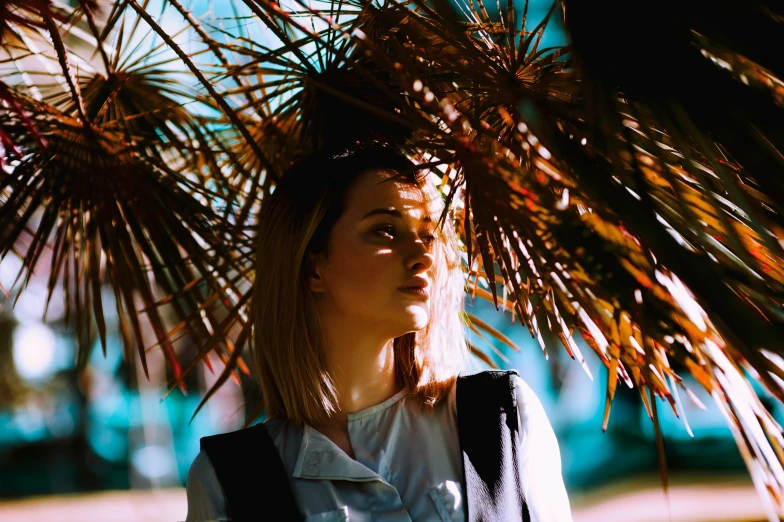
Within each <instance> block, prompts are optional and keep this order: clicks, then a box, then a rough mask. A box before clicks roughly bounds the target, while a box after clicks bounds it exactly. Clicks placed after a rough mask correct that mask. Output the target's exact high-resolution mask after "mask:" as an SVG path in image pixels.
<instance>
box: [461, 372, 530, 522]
mask: <svg viewBox="0 0 784 522" xmlns="http://www.w3.org/2000/svg"><path fill="white" fill-rule="evenodd" d="M513 375H517V371H515V370H503V371H502V370H487V371H483V372H479V373H474V374H471V375H460V376H459V377H458V378H457V391H456V394H457V398H456V400H457V431H458V437H459V440H460V450H461V452H462V460H463V474H464V482H463V484H464V486H465V498H466V502H465V509H466V520H467V521H468V522H490V521H497V520H504V521H510V522H514V521H521V522H530V520H531V517H530V514H529V512H528V505H527V504H526V502H525V498H524V496H523V488H522V481H521V478H520V470H519V465H518V458H519V452H520V447H519V430H520V426H519V425H518V424H519V422H518V417H517V400H516V396H515V392H514V382H513V380H512V376H513Z"/></svg>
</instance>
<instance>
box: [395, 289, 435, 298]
mask: <svg viewBox="0 0 784 522" xmlns="http://www.w3.org/2000/svg"><path fill="white" fill-rule="evenodd" d="M399 290H400V291H401V292H403V293H404V294H408V295H412V296H415V297H420V298H422V299H427V298H429V297H430V293H429V292H428V291H427V290H425V289H424V288H415V287H412V288H399Z"/></svg>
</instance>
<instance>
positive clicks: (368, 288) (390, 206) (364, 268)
mask: <svg viewBox="0 0 784 522" xmlns="http://www.w3.org/2000/svg"><path fill="white" fill-rule="evenodd" d="M395 174H396V172H395V171H394V170H382V169H373V170H368V171H365V172H364V173H361V174H359V175H358V176H357V178H356V180H355V181H354V183H353V185H352V186H351V187H350V189H349V192H348V194H347V201H346V209H345V212H344V213H343V215H342V216H341V217H340V218H339V219H338V221H337V222H336V223H335V225H334V227H333V228H332V231H331V233H330V236H329V240H328V247H327V248H328V251H329V255H328V256H327V257H326V258H324V256H318V257H317V258H316V260H315V261H314V262H315V265H314V270H315V272H316V273H317V274H318V277H313V276H311V278H310V287H311V290H313V291H314V292H316V293H317V299H324V300H326V301H327V303H324V304H326V305H327V306H328V310H329V312H330V313H337V314H339V315H340V316H343V317H347V318H350V319H351V320H353V321H356V323H355V324H356V325H357V326H362V327H372V328H375V329H377V330H375V331H378V333H379V334H383V335H387V336H389V337H390V338H394V337H399V336H401V335H403V334H405V333H408V332H411V331H415V330H421V329H422V328H424V327H425V326H427V323H428V320H429V318H430V297H429V296H418V295H413V294H411V293H407V292H403V291H401V290H400V288H401V287H405V286H409V285H412V284H414V285H420V284H422V283H424V284H426V285H427V287H426V290H427V291H428V292H432V284H433V273H432V272H433V270H432V268H433V261H434V259H433V254H432V252H433V251H434V248H435V244H434V236H433V235H432V234H433V231H434V229H435V223H433V222H432V221H431V220H430V217H429V215H428V212H427V205H426V199H425V196H424V194H423V193H422V191H421V189H419V188H418V187H417V186H416V185H413V184H411V183H410V182H409V183H407V182H405V181H401V180H394V181H388V182H386V183H380V182H381V181H384V180H386V179H388V178H390V177H392V176H394V175H395Z"/></svg>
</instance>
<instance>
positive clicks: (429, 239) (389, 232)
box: [374, 225, 438, 245]
mask: <svg viewBox="0 0 784 522" xmlns="http://www.w3.org/2000/svg"><path fill="white" fill-rule="evenodd" d="M374 232H375V233H377V234H379V235H382V236H390V237H394V236H395V227H393V226H391V225H389V226H385V227H381V228H377V229H376V230H375V231H374ZM420 237H421V238H422V241H423V242H424V243H425V244H426V245H429V244H431V243H433V242H434V241H435V240H436V239H438V238H437V237H436V236H435V235H434V234H423V235H422V236H420Z"/></svg>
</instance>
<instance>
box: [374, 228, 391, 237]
mask: <svg viewBox="0 0 784 522" xmlns="http://www.w3.org/2000/svg"><path fill="white" fill-rule="evenodd" d="M390 230H391V231H392V232H389V231H390ZM394 231H395V228H394V227H381V228H377V229H376V233H379V232H380V233H381V235H382V236H391V235H392V234H393V233H394Z"/></svg>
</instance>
